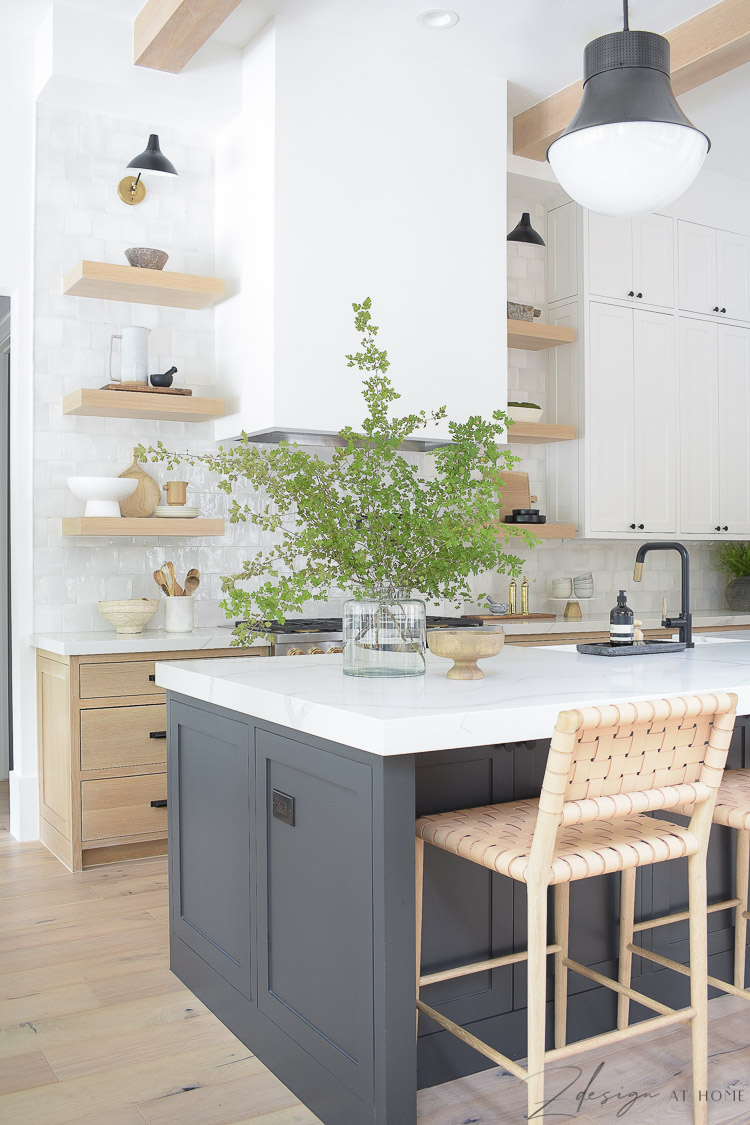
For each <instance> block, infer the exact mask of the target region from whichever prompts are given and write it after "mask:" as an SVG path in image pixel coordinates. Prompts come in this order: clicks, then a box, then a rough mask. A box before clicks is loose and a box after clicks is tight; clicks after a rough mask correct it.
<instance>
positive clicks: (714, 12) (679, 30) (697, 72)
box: [513, 0, 750, 160]
mask: <svg viewBox="0 0 750 1125" xmlns="http://www.w3.org/2000/svg"><path fill="white" fill-rule="evenodd" d="M666 37H667V39H668V40H669V42H670V46H671V48H672V88H673V90H674V92H675V94H676V95H678V96H679V95H680V94H684V93H686V92H687V91H688V90H694V89H695V88H696V86H702V85H703V83H704V82H710V81H711V79H712V78H718V76H719V75H720V74H726V73H727V71H730V70H735V69H736V68H737V67H738V66H742V65H743V63H746V62H750V3H748V0H721V3H719V4H714V6H713V7H712V8H707V9H706V10H705V12H699V13H698V15H697V16H693V18H692V19H689V20H686V21H685V23H681V24H679V25H678V26H677V27H673V28H672V30H671V31H668V32H667V33H666ZM582 89H583V83H582V82H576V83H574V84H573V85H572V86H567V87H566V88H565V89H564V90H560V91H559V92H558V93H556V94H552V95H551V97H549V98H545V99H544V101H542V102H539V103H538V104H537V105H533V106H531V107H530V108H529V109H526V110H524V112H523V113H519V114H517V116H516V117H514V118H513V152H514V153H515V154H516V156H526V157H528V158H530V159H531V160H544V159H545V156H546V152H547V148H548V147H549V146H550V145H551V144H552V142H553V141H554V140H555V138H556V137H559V136H560V133H562V131H563V129H564V128H565V126H566V125H567V124H568V122H569V121H570V119H571V118H572V116H573V114H574V113H575V111H576V110H577V108H578V103H579V102H580V100H581V91H582Z"/></svg>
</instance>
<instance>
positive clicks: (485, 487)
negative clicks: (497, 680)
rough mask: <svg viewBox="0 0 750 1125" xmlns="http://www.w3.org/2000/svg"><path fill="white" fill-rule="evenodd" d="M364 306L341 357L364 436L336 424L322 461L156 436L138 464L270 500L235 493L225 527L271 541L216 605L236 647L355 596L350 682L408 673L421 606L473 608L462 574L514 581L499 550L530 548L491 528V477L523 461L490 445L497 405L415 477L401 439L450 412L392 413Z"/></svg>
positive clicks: (289, 452) (421, 660) (509, 561)
mask: <svg viewBox="0 0 750 1125" xmlns="http://www.w3.org/2000/svg"><path fill="white" fill-rule="evenodd" d="M370 307H371V302H370V300H369V298H368V299H367V300H365V301H363V302H362V304H354V305H353V306H352V308H353V309H354V314H355V322H354V323H355V328H356V329H357V331H358V332H360V333H361V336H362V339H361V349H362V350H361V351H359V352H357V353H355V354H354V355H348V356H347V357H346V358H347V360H348V366H349V367H356V368H358V369H359V371H361V372H362V373H363V376H364V378H363V381H362V395H363V398H364V401H365V405H366V407H367V416H366V417H365V419H364V421H363V423H362V427H361V430H359V431H357V430H354V429H353V428H352V427H351V426H347V427H345V428H344V429H343V430H342V431H341V433H340V434H339V444H338V446H337V447H336V448H334V449H333V450H332V451H326V456H320V455H319V454H318V453H316V452H314V451H312V452H310V451H308V450H304V449H301V448H300V447H299V446H298V445H297V444H296V443H294V442H291V443H290V442H281V443H280V444H279V445H278V446H265V445H260V444H257V443H254V442H252V441H251V440H250V439H249V438H248V437H247V436H246V435H245V434H243V435H242V438H241V440H240V441H239V442H237V443H236V444H235V445H233V446H232V447H231V448H230V449H225V448H223V447H221V446H220V447H219V449H218V451H217V452H215V453H205V454H200V455H190V454H179V453H173V452H170V451H168V450H167V449H166V448H165V446H164V445H163V443H162V442H159V443H158V444H157V445H156V447H152V448H150V449H149V450H145V449H144V448H143V447H142V446H141V448H140V456H141V460H143V461H145V460H146V458H147V455H148V456H150V457H151V459H152V460H154V461H164V462H166V463H167V466H168V468H169V469H172V468H174V466H176V465H178V464H181V463H182V462H187V463H188V464H195V462H196V461H200V462H203V463H204V464H205V465H207V466H208V468H209V469H210V470H212V471H213V472H216V473H218V474H219V475H220V477H221V478H222V479H221V480H220V481H219V488H221V489H222V490H223V491H224V492H226V493H227V494H229V495H231V494H232V488H233V482H234V481H237V480H239V479H240V478H244V479H245V480H248V481H250V482H251V484H252V485H253V487H254V488H255V489H257V490H259V491H262V492H263V493H264V494H265V497H266V499H267V501H268V502H267V504H266V505H265V506H264V507H261V508H260V510H256V507H253V506H252V505H250V504H247V503H245V502H244V501H240V500H237V499H233V502H232V505H231V507H230V519H231V521H232V522H237V521H242V522H245V521H249V522H250V523H252V524H254V525H255V526H256V527H257V528H259V529H260V530H261V531H262V532H264V533H265V534H266V535H267V536H272V537H273V542H272V545H271V546H270V547H267V548H265V549H263V550H261V551H259V552H258V553H257V554H256V555H255V556H254V557H252V558H249V559H247V560H246V561H245V564H244V566H243V567H242V569H241V570H240V571H239V572H238V573H237V574H233V575H229V576H227V577H225V578H223V579H222V590H223V592H224V594H225V595H226V599H225V600H224V601H223V602H222V603H221V605H222V608H223V609H224V610H225V611H226V613H227V616H228V617H234V618H241V619H243V621H244V623H243V624H241V625H239V626H238V627H237V628H236V629H235V639H234V641H233V643H234V644H241V645H246V644H249V643H250V642H251V641H252V640H253V639H254V638H255V637H258V636H262V635H264V634H265V633H267V632H268V625H269V623H270V622H272V621H273V620H278V621H284V620H285V618H286V617H287V615H289V614H291V613H297V614H298V613H301V612H303V611H304V609H305V608H306V606H307V604H308V603H310V602H313V601H327V600H328V598H329V591H330V590H331V588H334V589H338V590H345V591H347V592H349V593H350V595H351V599H350V600H349V601H348V602H347V603H346V605H345V606H344V613H343V624H344V672H345V674H348V675H352V676H414V675H421V674H423V673H424V670H425V647H426V634H425V614H426V611H425V603H424V601H423V600H422V598H427V599H428V600H429V601H431V602H439V601H444V600H445V601H449V602H452V603H453V604H454V605H455V606H456V607H457V608H458V607H459V606H461V605H462V603H463V602H464V601H476V600H477V595H476V593H475V592H474V591H473V589H472V587H471V586H470V585H469V578H470V577H471V576H472V575H477V574H484V573H488V572H491V573H501V574H502V573H508V574H513V575H517V574H518V573H519V572H520V568H521V560H520V558H518V557H517V556H516V555H513V554H509V553H508V552H507V550H506V547H507V544H508V541H509V539H510V538H511V537H512V536H516V537H520V538H522V539H523V540H524V541H525V542H526V543H528V544H530V545H533V544H535V543H536V542H537V540H535V539H534V537H533V536H532V535H531V534H530V533H529V532H528V531H526V530H524V529H521V528H517V527H510V526H508V525H507V524H504V523H502V522H501V521H500V517H499V506H500V505H499V501H500V490H501V487H502V485H501V480H500V479H499V475H498V474H501V473H503V472H508V470H510V469H511V468H512V466H513V465H514V464H515V462H517V461H518V460H519V458H518V457H516V456H514V455H513V454H512V453H511V452H510V451H509V450H508V449H507V448H505V449H502V448H500V447H499V445H498V444H497V442H498V439H500V438H501V436H502V435H503V434H504V433H505V431H506V428H507V425H508V418H507V416H506V415H505V414H504V413H503V412H502V411H500V410H497V411H495V412H494V414H493V415H492V420H491V421H485V420H483V419H482V418H480V417H478V416H474V417H470V418H468V419H467V420H466V421H465V422H450V423H449V424H448V429H449V432H450V435H451V441H450V443H449V444H445V445H442V446H440V447H439V448H437V449H433V450H431V451H430V452H428V453H425V455H424V456H425V458H426V460H427V461H428V462H432V471H431V472H430V473H427V474H425V475H421V474H420V472H419V466H418V465H416V464H415V463H414V461H413V459H408V458H407V457H405V456H404V455H403V453H402V452H401V447H402V445H403V443H404V442H407V441H409V440H410V439H412V438H413V436H414V435H415V434H417V435H419V433H420V431H423V430H424V429H425V427H427V426H428V425H430V424H433V425H434V424H435V423H438V422H440V421H442V420H443V419H444V418H445V416H446V409H445V407H440V408H439V409H437V410H433V411H425V410H422V411H419V412H417V413H414V414H407V415H404V416H401V417H398V416H392V415H391V405H392V404H393V403H394V402H395V401H396V400H397V399H398V398H399V397H400V396H399V394H398V392H397V391H396V389H395V387H394V385H393V382H392V380H391V377H390V375H389V374H388V368H389V366H390V363H389V361H388V357H387V353H386V352H385V351H383V350H381V349H379V348H378V347H377V346H376V336H377V332H378V329H377V327H376V325H374V324H373V323H372V320H371V313H370ZM414 591H418V592H419V594H420V595H421V596H420V597H413V596H412V595H413V592H414ZM478 597H479V600H480V601H481V600H482V599H483V598H484V597H485V595H484V594H480V595H478Z"/></svg>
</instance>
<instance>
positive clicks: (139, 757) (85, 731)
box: [80, 703, 167, 770]
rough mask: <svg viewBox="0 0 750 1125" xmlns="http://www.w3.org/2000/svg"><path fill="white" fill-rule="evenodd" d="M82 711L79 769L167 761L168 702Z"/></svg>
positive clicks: (157, 763) (161, 763)
mask: <svg viewBox="0 0 750 1125" xmlns="http://www.w3.org/2000/svg"><path fill="white" fill-rule="evenodd" d="M80 715H81V769H82V770H99V769H113V768H117V767H119V766H153V765H163V766H164V767H165V768H166V763H167V739H166V734H167V705H166V703H153V704H146V705H144V706H142V707H92V708H91V709H87V710H85V711H81V712H80Z"/></svg>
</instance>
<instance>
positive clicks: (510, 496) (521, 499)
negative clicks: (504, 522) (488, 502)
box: [498, 473, 536, 526]
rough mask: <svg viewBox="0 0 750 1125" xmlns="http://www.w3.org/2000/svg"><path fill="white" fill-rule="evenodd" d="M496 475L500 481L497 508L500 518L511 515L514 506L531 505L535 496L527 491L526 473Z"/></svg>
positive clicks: (525, 506)
mask: <svg viewBox="0 0 750 1125" xmlns="http://www.w3.org/2000/svg"><path fill="white" fill-rule="evenodd" d="M498 477H499V478H500V481H501V482H502V494H501V496H500V508H499V512H500V516H501V518H502V517H503V516H509V515H511V514H512V512H513V509H514V508H530V507H531V502H532V500H536V496H533V497H532V496H531V495H530V493H529V474H528V473H498ZM523 526H526V525H523Z"/></svg>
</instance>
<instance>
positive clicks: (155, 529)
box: [62, 516, 224, 539]
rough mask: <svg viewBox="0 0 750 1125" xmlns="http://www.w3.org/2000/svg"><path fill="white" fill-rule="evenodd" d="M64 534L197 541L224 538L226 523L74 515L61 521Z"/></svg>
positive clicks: (222, 521)
mask: <svg viewBox="0 0 750 1125" xmlns="http://www.w3.org/2000/svg"><path fill="white" fill-rule="evenodd" d="M62 533H63V535H181V536H183V537H184V538H190V539H194V538H195V537H196V536H199V535H200V536H203V535H223V534H224V520H208V519H205V520H202V519H200V517H198V518H197V519H194V520H187V519H170V518H169V517H167V518H166V519H164V518H162V519H160V518H159V517H158V516H149V517H148V518H147V519H135V518H128V517H127V516H120V517H119V518H118V517H117V516H74V517H73V518H71V519H64V520H63V521H62Z"/></svg>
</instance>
